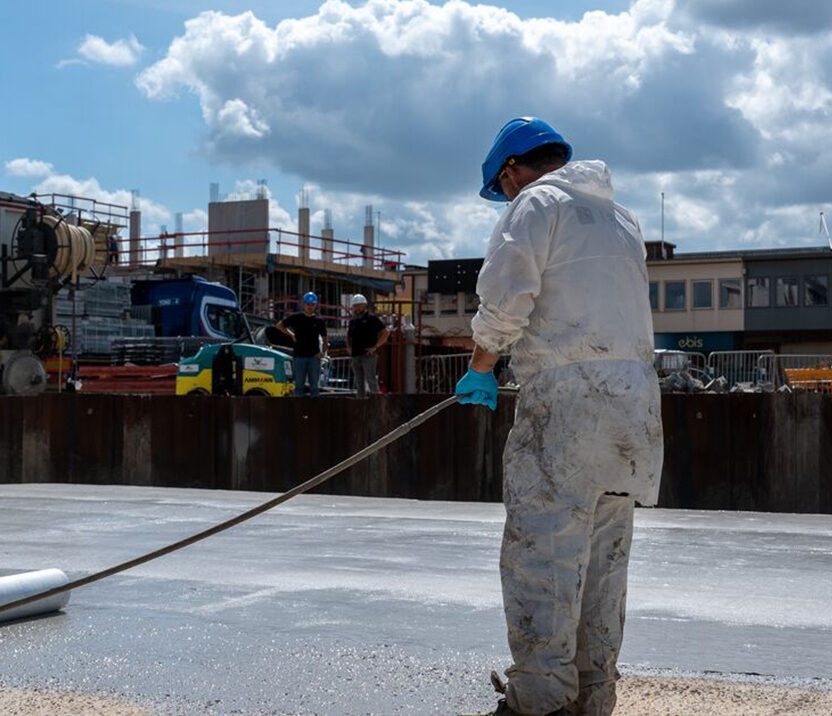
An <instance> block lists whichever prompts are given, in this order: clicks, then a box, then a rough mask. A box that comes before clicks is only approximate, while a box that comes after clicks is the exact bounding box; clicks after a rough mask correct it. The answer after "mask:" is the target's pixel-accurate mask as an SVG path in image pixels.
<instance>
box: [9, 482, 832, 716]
mask: <svg viewBox="0 0 832 716" xmlns="http://www.w3.org/2000/svg"><path fill="white" fill-rule="evenodd" d="M264 499H265V496H264V495H263V494H262V493H261V494H257V493H245V492H220V491H207V490H184V489H163V488H138V487H117V486H106V487H103V486H83V485H51V484H49V485H4V486H0V574H9V573H13V572H19V571H26V570H33V569H41V568H45V567H58V568H61V569H63V570H64V571H65V572H66V573H67V574H68V575H69V576H70V577H71V578H74V577H79V576H82V575H83V574H86V573H88V572H92V571H95V570H98V569H101V568H104V567H107V566H110V565H112V564H115V563H117V562H120V561H122V560H124V559H127V558H129V557H132V556H135V555H137V554H139V553H142V552H144V551H148V550H150V549H153V548H155V547H158V546H160V545H163V544H166V543H168V542H171V541H174V540H175V539H178V538H180V537H182V536H185V535H187V534H190V533H192V532H196V531H198V530H199V529H202V528H204V527H205V526H207V525H209V524H211V523H214V522H218V521H221V520H222V519H225V518H227V517H229V516H231V515H232V514H234V513H236V512H238V511H242V510H244V509H247V508H249V507H251V506H253V505H255V504H258V503H259V502H261V501H263V500H264ZM502 524H503V510H502V507H501V506H500V505H494V504H479V503H443V502H415V501H406V500H389V499H372V498H350V497H332V496H317V495H315V496H301V497H300V498H298V499H296V500H294V501H292V502H290V503H288V504H286V505H284V506H282V507H280V508H278V509H277V510H275V511H274V512H272V513H268V514H265V515H262V516H260V517H258V518H256V519H255V520H254V521H252V522H249V523H247V524H245V525H242V526H239V527H237V528H234V529H233V530H231V531H229V532H227V533H225V534H223V535H221V536H218V537H215V538H212V539H210V540H209V541H207V542H204V543H201V544H197V545H194V546H192V547H189V548H187V549H186V550H184V551H182V552H179V553H177V554H174V555H170V556H168V557H164V558H162V559H160V560H158V561H156V562H152V563H149V564H147V565H143V566H142V567H139V568H137V569H135V570H133V571H130V572H127V573H124V574H121V575H117V576H115V577H112V578H110V579H107V580H105V581H103V582H100V583H98V584H94V585H91V586H89V587H85V588H82V589H80V590H78V591H77V592H75V593H74V594H73V595H72V599H71V601H70V604H69V606H68V607H67V608H66V610H65V612H64V613H62V614H58V615H55V616H50V617H45V618H41V619H36V620H32V621H24V622H17V623H12V624H8V625H5V626H0V653H2V654H3V669H2V672H3V673H2V675H0V684H2V686H5V687H21V688H25V687H43V686H49V687H50V688H54V689H65V690H75V691H81V692H100V693H113V694H118V695H122V696H125V697H128V698H130V699H137V700H139V701H147V702H149V703H152V704H154V705H155V706H156V709H157V710H160V711H162V712H171V713H177V712H188V711H190V712H193V711H195V710H203V711H207V712H216V713H235V712H236V713H247V714H249V713H274V714H312V713H315V714H369V713H373V714H396V713H409V714H427V713H437V714H452V713H457V712H459V711H465V710H476V709H483V708H486V707H488V706H489V705H492V704H493V703H494V697H493V695H492V693H491V689H490V686H489V684H488V672H489V671H490V670H491V669H492V668H498V669H502V668H504V667H505V666H507V665H508V663H509V659H508V652H507V647H506V645H505V627H504V622H503V615H502V605H501V596H500V584H499V573H498V568H497V560H498V554H499V545H500V538H501V532H502ZM631 565H632V566H631V572H630V596H629V611H628V623H627V628H626V632H625V639H624V651H623V654H622V661H623V662H624V664H625V669H624V671H625V672H626V671H630V672H636V673H639V672H645V671H648V672H650V671H654V670H657V669H658V670H679V671H684V672H692V673H702V672H706V671H718V672H726V673H727V672H732V673H743V672H746V673H748V672H754V673H760V674H769V675H772V676H774V677H776V679H778V680H780V681H786V682H796V683H806V682H808V683H813V684H815V685H820V686H821V687H823V688H829V683H830V682H828V681H827V680H829V679H832V654H830V652H829V649H828V644H829V643H830V638H832V603H830V600H829V599H828V595H829V594H830V593H832V518H830V517H828V516H815V515H800V516H793V515H764V514H760V513H745V514H740V513H725V512H710V513H707V512H691V511H669V510H637V514H636V530H635V538H634V544H633V549H632V562H631Z"/></svg>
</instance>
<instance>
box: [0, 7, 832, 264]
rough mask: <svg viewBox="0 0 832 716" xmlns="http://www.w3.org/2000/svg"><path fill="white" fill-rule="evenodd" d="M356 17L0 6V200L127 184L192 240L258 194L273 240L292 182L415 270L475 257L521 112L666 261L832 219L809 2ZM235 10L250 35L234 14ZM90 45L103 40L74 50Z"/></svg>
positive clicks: (822, 76) (820, 23)
mask: <svg viewBox="0 0 832 716" xmlns="http://www.w3.org/2000/svg"><path fill="white" fill-rule="evenodd" d="M371 4H372V6H373V11H372V12H368V11H364V12H359V11H360V10H361V9H362V8H365V3H364V2H352V3H350V5H351V6H352V7H353V8H354V9H355V12H352V11H350V10H349V7H348V6H346V5H344V6H337V5H336V6H334V7H332V8H330V12H329V13H328V14H326V13H321V14H318V10H319V7H320V5H321V3H320V2H317V1H316V2H310V1H309V0H295V1H294V2H265V1H260V2H251V1H249V2H243V1H238V0H233V1H232V2H225V3H219V4H216V5H210V4H206V3H203V2H198V1H197V0H184V1H182V2H164V0H110V1H109V2H105V1H104V0H74V1H73V2H72V3H67V2H55V1H53V2H32V3H29V4H28V5H26V6H23V5H21V4H11V3H2V4H0V60H1V61H2V66H3V67H4V69H5V71H6V76H7V77H14V78H15V81H13V82H8V81H7V82H6V83H5V87H6V91H5V92H4V97H3V99H4V101H3V106H4V109H5V111H4V112H3V113H2V114H0V190H9V191H14V192H19V193H28V192H29V191H31V190H32V189H33V188H35V187H44V186H46V187H48V188H52V189H54V188H55V187H57V188H63V187H74V186H77V187H79V188H83V189H85V190H87V191H88V192H91V193H96V192H98V191H100V192H102V193H103V195H104V196H105V198H107V197H120V196H123V193H124V190H129V189H132V188H138V189H140V191H141V194H142V196H143V197H145V198H146V200H147V201H146V204H147V206H146V209H148V211H146V218H145V227H146V229H147V230H148V231H156V230H158V225H159V224H161V223H167V224H168V225H169V226H170V227H172V224H173V216H172V214H173V212H176V211H182V212H185V213H186V214H187V221H188V225H189V228H198V227H199V225H200V224H201V223H202V222H203V221H204V219H203V218H202V217H201V216H200V215H199V212H198V210H200V209H202V210H204V209H205V208H206V203H207V195H208V184H209V182H211V181H218V182H220V184H221V188H222V190H223V192H233V191H235V189H239V190H244V189H245V188H246V186H247V184H246V182H247V181H248V182H250V181H252V180H256V179H259V178H265V179H267V181H268V184H269V187H270V190H271V193H272V199H273V210H272V217H273V222H278V223H281V224H291V222H292V221H293V217H294V213H295V194H296V192H297V191H298V189H299V188H300V187H301V186H302V185H304V184H306V185H310V186H311V187H312V191H311V197H312V208H313V210H321V209H323V208H330V209H332V210H333V215H334V220H335V228H336V234H338V235H340V236H343V237H346V236H357V235H359V233H360V226H361V223H362V218H363V206H364V204H366V203H373V204H374V205H375V206H376V207H377V208H379V209H380V210H381V211H382V233H383V235H385V236H386V241H385V243H386V244H388V245H398V246H401V247H404V248H406V250H408V252H409V253H410V254H411V257H412V258H413V259H414V260H420V261H423V260H426V259H427V258H430V257H438V256H450V255H457V256H471V255H478V254H479V253H481V252H482V246H483V242H484V240H485V238H486V237H487V235H488V231H489V229H490V226H491V224H492V223H493V220H494V218H495V217H496V215H497V210H498V209H499V207H494V206H492V205H489V204H487V203H484V202H481V201H480V200H478V199H477V198H476V192H477V189H478V186H477V183H476V182H477V175H478V171H479V163H480V162H481V161H482V156H483V155H484V154H485V152H486V151H487V149H488V142H489V139H490V138H491V137H492V136H493V134H494V132H495V131H496V130H497V129H498V128H499V124H500V123H501V122H502V121H503V120H504V119H508V118H510V117H511V116H515V115H517V114H524V113H528V112H535V113H538V114H541V115H542V116H545V117H547V118H548V119H550V120H551V121H552V122H553V123H554V124H556V125H557V126H558V128H559V129H561V130H562V131H563V132H564V133H565V134H566V135H567V137H569V138H570V139H573V141H574V142H575V145H576V155H577V156H578V157H579V158H588V157H596V156H597V157H600V158H603V159H605V160H607V161H608V162H609V163H610V165H611V167H612V169H613V177H614V182H615V184H616V186H617V188H618V196H619V199H620V200H621V201H622V202H623V203H626V204H628V205H629V206H631V207H632V208H634V209H635V211H636V212H637V213H638V214H639V216H640V217H641V220H642V225H643V226H644V228H645V233H646V234H648V238H655V234H656V232H657V230H658V195H659V192H660V191H662V190H664V191H665V192H666V194H667V206H668V217H667V222H666V225H667V228H668V234H669V236H670V238H673V239H674V240H676V241H677V242H678V243H679V244H680V248H688V249H702V248H720V247H735V246H773V245H784V244H807V243H819V240H820V239H819V237H818V235H817V215H818V211H820V210H822V209H824V208H826V210H827V213H829V211H830V210H832V149H830V147H832V141H830V140H832V129H830V127H832V122H830V121H829V120H830V119H832V71H830V69H829V68H830V67H832V41H830V33H829V29H830V23H831V22H832V17H830V13H829V12H827V11H826V10H825V9H821V10H820V11H818V6H817V5H816V4H814V5H813V4H812V3H808V2H804V1H803V0H796V2H792V3H790V4H789V7H788V12H786V10H785V9H784V8H782V7H781V4H777V3H773V2H769V0H755V1H752V0H719V2H717V0H700V1H699V2H693V0H678V1H677V2H675V3H674V2H671V0H639V1H638V2H634V3H631V2H623V1H616V0H609V1H604V0H595V1H594V2H590V1H589V0H587V1H586V2H582V1H581V0H572V1H570V2H567V1H565V0H556V1H555V0H549V1H547V2H533V1H532V0H525V1H517V2H508V1H504V2H498V3H494V5H496V6H497V7H499V8H503V9H505V10H507V11H510V13H512V14H513V16H516V17H509V16H508V15H502V14H499V13H495V12H492V11H491V10H489V11H487V12H486V11H485V10H482V9H481V8H475V7H473V6H469V5H465V4H464V3H458V4H457V5H456V6H454V7H452V6H441V5H440V4H434V8H433V9H431V8H430V7H429V6H427V4H426V3H422V4H419V3H416V4H413V3H408V2H406V1H405V0H401V1H399V0H372V3H371ZM24 7H25V9H24ZM209 9H215V10H218V11H219V12H218V13H217V14H215V15H213V16H211V18H210V20H204V21H202V22H201V23H199V26H198V27H197V26H192V27H191V29H190V30H189V31H188V34H186V32H185V22H186V21H188V20H191V19H193V18H195V17H197V16H198V15H199V13H200V12H202V11H204V10H209ZM365 10H366V8H365ZM245 11H251V13H253V18H254V19H253V21H252V22H247V23H242V22H239V21H237V20H235V19H234V18H235V16H237V15H239V14H240V13H242V12H245ZM585 12H590V13H591V15H590V16H586V17H585V16H584V13H585ZM622 13H623V14H622ZM299 18H307V20H306V21H305V22H306V24H302V23H301V24H297V23H296V24H291V23H290V22H287V21H291V20H292V19H299ZM541 18H543V19H541ZM553 20H558V21H561V22H558V23H555V22H553ZM261 21H262V25H261V24H260V22H261ZM339 23H340V24H339ZM336 27H338V28H341V29H340V30H339V32H340V33H341V34H340V35H337V36H336V34H334V32H333V28H336ZM484 27H485V28H486V29H485V30H483V28H484ZM344 28H347V29H344ZM88 36H96V37H98V38H100V39H101V43H103V44H99V45H96V44H95V43H92V45H89V43H88V46H87V47H86V49H83V48H84V43H85V39H86V38H88ZM131 38H135V40H131ZM177 38H179V39H177ZM177 42H178V43H179V46H178V49H177V45H176V43H177ZM117 43H122V44H121V45H117ZM172 43H173V44H172ZM252 47H253V48H254V49H253V50H251V49H249V48H252ZM79 48H82V49H80V50H79ZM131 48H132V49H131ZM258 48H259V49H258ZM275 48H277V50H276V51H277V52H278V54H279V57H278V59H275V58H274V57H268V56H267V55H268V53H269V52H272V51H275ZM281 53H282V54H281ZM23 159H29V160H36V161H38V162H44V163H47V164H48V165H51V166H50V168H49V170H48V171H45V170H41V171H40V174H38V171H39V170H37V169H36V168H33V167H34V165H33V164H31V163H30V164H24V163H22V162H17V163H14V160H23ZM9 163H11V165H10V164H9ZM4 166H5V167H6V170H5V173H3V167H4ZM10 167H11V168H10ZM240 182H242V184H239V185H238V183H240ZM314 216H315V217H316V218H315V219H314V221H318V222H319V221H320V213H316V214H315V215H314ZM314 228H315V226H314V223H313V230H314Z"/></svg>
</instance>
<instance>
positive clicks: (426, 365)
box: [418, 353, 471, 394]
mask: <svg viewBox="0 0 832 716" xmlns="http://www.w3.org/2000/svg"><path fill="white" fill-rule="evenodd" d="M470 361H471V354H470V353H451V354H446V355H430V356H422V357H421V358H420V359H419V372H418V376H419V380H420V384H419V390H420V392H422V393H446V394H447V393H453V392H454V388H455V387H456V384H457V381H458V380H459V379H460V378H462V376H463V375H465V371H467V370H468V363H469V362H470Z"/></svg>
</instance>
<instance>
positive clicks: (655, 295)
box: [650, 281, 659, 311]
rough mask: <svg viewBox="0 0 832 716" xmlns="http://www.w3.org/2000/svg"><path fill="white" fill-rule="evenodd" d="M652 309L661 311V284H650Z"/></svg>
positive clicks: (654, 282) (656, 282)
mask: <svg viewBox="0 0 832 716" xmlns="http://www.w3.org/2000/svg"><path fill="white" fill-rule="evenodd" d="M650 308H652V309H653V310H654V311H658V310H659V282H658V281H651V282H650Z"/></svg>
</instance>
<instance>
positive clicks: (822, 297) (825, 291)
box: [803, 276, 829, 306]
mask: <svg viewBox="0 0 832 716" xmlns="http://www.w3.org/2000/svg"><path fill="white" fill-rule="evenodd" d="M803 305H804V306H828V305H829V277H828V276H806V278H804V279H803Z"/></svg>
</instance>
